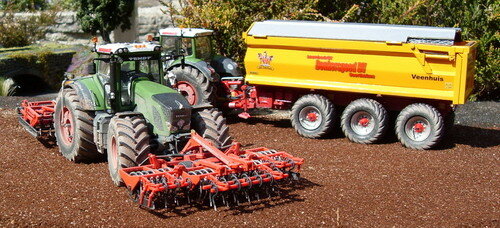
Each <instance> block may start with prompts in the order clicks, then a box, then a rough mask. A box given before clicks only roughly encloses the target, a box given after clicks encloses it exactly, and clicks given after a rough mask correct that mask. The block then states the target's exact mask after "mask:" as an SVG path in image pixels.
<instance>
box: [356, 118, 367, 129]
mask: <svg viewBox="0 0 500 228" xmlns="http://www.w3.org/2000/svg"><path fill="white" fill-rule="evenodd" d="M369 123H370V120H369V119H368V118H366V117H363V118H361V119H360V120H359V121H358V124H359V125H361V126H363V127H367V126H368V124H369Z"/></svg>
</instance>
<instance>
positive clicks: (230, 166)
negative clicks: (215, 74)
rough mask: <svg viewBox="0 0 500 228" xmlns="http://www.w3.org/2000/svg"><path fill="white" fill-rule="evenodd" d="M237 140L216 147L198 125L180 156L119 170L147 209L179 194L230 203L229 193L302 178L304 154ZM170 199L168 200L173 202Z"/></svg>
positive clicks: (165, 203)
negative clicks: (248, 145) (246, 144)
mask: <svg viewBox="0 0 500 228" xmlns="http://www.w3.org/2000/svg"><path fill="white" fill-rule="evenodd" d="M240 146H241V145H240V144H239V143H233V144H232V145H231V147H229V148H228V149H226V150H225V151H221V150H219V149H217V148H215V147H214V146H213V145H212V144H211V143H210V142H208V141H207V140H205V139H203V138H202V137H201V136H199V135H198V134H196V133H195V132H194V131H193V132H192V133H191V138H190V139H189V141H188V143H187V144H186V146H185V147H184V149H183V150H182V151H181V152H180V153H179V155H176V156H168V155H165V156H160V155H153V154H150V155H149V164H148V165H143V166H137V167H130V168H124V169H121V170H120V176H121V178H122V180H123V182H124V183H125V185H126V187H127V188H128V190H129V191H130V193H131V196H132V198H133V199H134V200H135V201H136V202H138V203H139V205H141V206H142V207H145V208H147V209H151V210H155V209H163V208H166V207H167V206H168V205H176V204H178V202H179V199H180V197H181V196H186V197H187V201H188V202H190V198H195V199H198V201H200V202H205V201H208V202H209V205H210V206H211V207H213V208H214V209H216V208H217V206H216V199H217V198H221V199H222V202H224V203H225V204H228V199H227V198H228V195H229V194H232V195H233V197H232V198H233V199H236V198H237V197H236V194H238V193H245V194H246V198H247V199H248V200H250V197H249V195H248V192H249V190H266V191H267V190H268V189H273V188H274V185H275V184H277V183H279V182H282V181H283V180H286V179H291V178H292V179H298V177H299V174H298V172H299V171H300V166H301V165H302V164H303V163H304V159H302V158H297V157H294V156H292V155H290V154H288V153H286V152H282V151H276V150H272V149H268V148H265V147H259V148H255V149H247V150H241V149H240ZM169 201H170V202H169Z"/></svg>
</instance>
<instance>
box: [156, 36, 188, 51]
mask: <svg viewBox="0 0 500 228" xmlns="http://www.w3.org/2000/svg"><path fill="white" fill-rule="evenodd" d="M192 42H193V38H182V39H181V38H180V37H164V38H163V39H162V48H163V50H164V51H165V52H166V53H169V54H173V55H181V54H183V55H185V56H189V55H192V54H193V49H192V46H193V45H192Z"/></svg>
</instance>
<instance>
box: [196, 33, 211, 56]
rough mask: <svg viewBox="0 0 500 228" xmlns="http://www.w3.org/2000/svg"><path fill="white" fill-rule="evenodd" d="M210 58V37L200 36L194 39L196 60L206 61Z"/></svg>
mask: <svg viewBox="0 0 500 228" xmlns="http://www.w3.org/2000/svg"><path fill="white" fill-rule="evenodd" d="M211 57H212V45H211V41H210V37H208V36H202V37H198V38H196V58H198V59H203V60H208V59H210V58H211Z"/></svg>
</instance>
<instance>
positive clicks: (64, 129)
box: [54, 88, 101, 162]
mask: <svg viewBox="0 0 500 228" xmlns="http://www.w3.org/2000/svg"><path fill="white" fill-rule="evenodd" d="M80 99H81V98H80V97H79V96H78V94H77V93H76V91H75V90H74V89H72V88H67V89H64V90H63V91H62V92H60V93H59V96H58V97H57V99H56V107H55V113H54V128H55V135H56V140H57V144H58V146H59V151H61V153H62V155H63V156H64V157H66V158H67V159H68V160H71V161H75V162H92V161H95V160H96V159H98V158H99V157H100V156H101V154H100V153H99V152H97V147H96V145H95V143H94V134H93V130H94V129H93V121H94V115H93V113H92V112H89V111H84V110H82V109H81V108H80V107H81V105H80Z"/></svg>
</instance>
